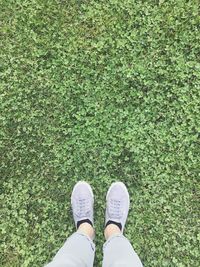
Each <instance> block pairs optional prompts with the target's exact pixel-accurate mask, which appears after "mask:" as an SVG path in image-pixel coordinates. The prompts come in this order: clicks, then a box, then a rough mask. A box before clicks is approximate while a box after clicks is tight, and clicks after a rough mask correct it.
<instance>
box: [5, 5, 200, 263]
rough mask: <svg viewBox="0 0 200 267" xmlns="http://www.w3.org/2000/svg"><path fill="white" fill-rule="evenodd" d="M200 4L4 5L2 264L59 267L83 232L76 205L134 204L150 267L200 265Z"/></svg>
mask: <svg viewBox="0 0 200 267" xmlns="http://www.w3.org/2000/svg"><path fill="white" fill-rule="evenodd" d="M198 5H199V1H195V0H194V1H184V0H180V1H164V0H160V1H154V0H152V1H134V0H133V1H132V0H124V1H121V0H106V1H101V0H98V1H94V0H91V1H89V0H85V1H81V0H76V1H75V0H73V1H72V0H67V1H64V0H63V1H61V0H60V1H58V0H54V1H53V0H49V1H45V0H30V1H23V0H18V1H11V0H1V1H0V39H1V41H0V163H1V164H0V175H1V181H0V182H1V204H2V205H1V241H2V242H1V256H0V266H3V267H16V266H17V267H18V266H20V267H27V266H31V267H38V266H43V265H44V264H45V263H46V262H48V261H50V260H51V258H52V256H53V255H54V254H55V253H56V251H57V250H58V248H60V246H61V245H62V244H63V242H64V240H65V239H66V237H67V236H69V235H70V234H71V233H72V232H73V231H74V226H73V221H72V218H71V212H70V200H69V198H70V194H71V190H72V188H73V186H74V184H75V182H76V181H78V180H80V179H84V180H86V181H89V182H90V183H91V185H92V187H93V189H94V193H95V196H96V202H95V220H96V222H95V226H96V231H97V238H96V245H97V253H96V259H95V267H100V266H101V262H102V251H101V249H102V244H103V242H104V240H103V234H102V230H103V223H104V207H105V200H104V199H105V195H106V191H107V189H108V187H109V185H110V183H111V182H112V181H116V180H122V181H123V182H125V183H126V184H127V186H128V189H129V191H130V195H131V210H130V216H129V219H128V224H127V228H126V235H127V237H128V238H129V239H130V240H131V242H132V244H133V246H134V248H135V250H136V251H137V253H138V254H139V256H140V258H141V260H142V262H143V263H144V266H149V267H158V266H163V267H164V266H166V267H170V266H177V267H186V266H191V267H198V266H199V261H198V256H199V250H198V248H199V240H200V236H199V234H198V230H197V226H198V224H199V220H198V215H199V213H198V209H199V204H198V203H199V202H198V189H199V188H198V186H199V185H198V183H197V181H198V179H199V168H198V167H199V165H198V160H199V156H200V155H199V151H200V150H199V131H200V120H199V117H200V116H199V109H198V104H199V99H200V61H199V58H200V34H199V30H200V27H199V25H200V20H199V13H198V12H199V10H198V8H199V7H198Z"/></svg>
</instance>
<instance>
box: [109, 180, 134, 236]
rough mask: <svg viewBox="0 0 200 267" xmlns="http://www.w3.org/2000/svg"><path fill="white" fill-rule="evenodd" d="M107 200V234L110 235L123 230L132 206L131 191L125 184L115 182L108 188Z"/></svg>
mask: <svg viewBox="0 0 200 267" xmlns="http://www.w3.org/2000/svg"><path fill="white" fill-rule="evenodd" d="M106 202H107V205H106V221H105V224H106V229H105V235H106V236H109V235H111V234H112V232H117V231H118V232H123V230H124V226H125V223H126V219H127V216H128V211H129V206H130V200H129V193H128V190H127V188H126V186H125V184H124V183H122V182H115V183H113V184H112V185H111V186H110V188H109V190H108V193H107V196H106ZM106 230H107V231H106ZM107 232H108V233H107Z"/></svg>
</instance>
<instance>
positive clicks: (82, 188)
mask: <svg viewBox="0 0 200 267" xmlns="http://www.w3.org/2000/svg"><path fill="white" fill-rule="evenodd" d="M71 205H72V210H73V217H74V222H75V225H76V227H77V223H78V222H79V221H82V220H90V221H91V223H92V224H93V223H94V221H93V213H94V212H93V205H94V195H93V192H92V188H91V186H90V185H89V184H88V183H86V182H83V181H80V182H78V183H77V184H76V185H75V186H74V189H73V191H72V195H71Z"/></svg>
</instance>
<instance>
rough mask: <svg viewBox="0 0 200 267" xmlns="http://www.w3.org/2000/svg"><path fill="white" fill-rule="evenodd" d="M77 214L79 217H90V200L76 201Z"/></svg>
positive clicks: (81, 199)
mask: <svg viewBox="0 0 200 267" xmlns="http://www.w3.org/2000/svg"><path fill="white" fill-rule="evenodd" d="M76 201H77V202H76V214H77V215H78V216H79V217H85V216H88V215H90V202H89V200H88V199H85V198H80V199H77V200H76Z"/></svg>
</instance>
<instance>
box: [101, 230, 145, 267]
mask: <svg viewBox="0 0 200 267" xmlns="http://www.w3.org/2000/svg"><path fill="white" fill-rule="evenodd" d="M142 266H143V265H142V263H141V261H140V259H139V257H138V255H137V254H136V252H135V251H134V249H133V247H132V246H131V244H130V242H129V241H128V239H127V238H125V237H124V236H123V235H122V234H117V235H113V236H112V237H110V238H109V239H108V240H107V241H106V243H105V244H104V258H103V267H142Z"/></svg>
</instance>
